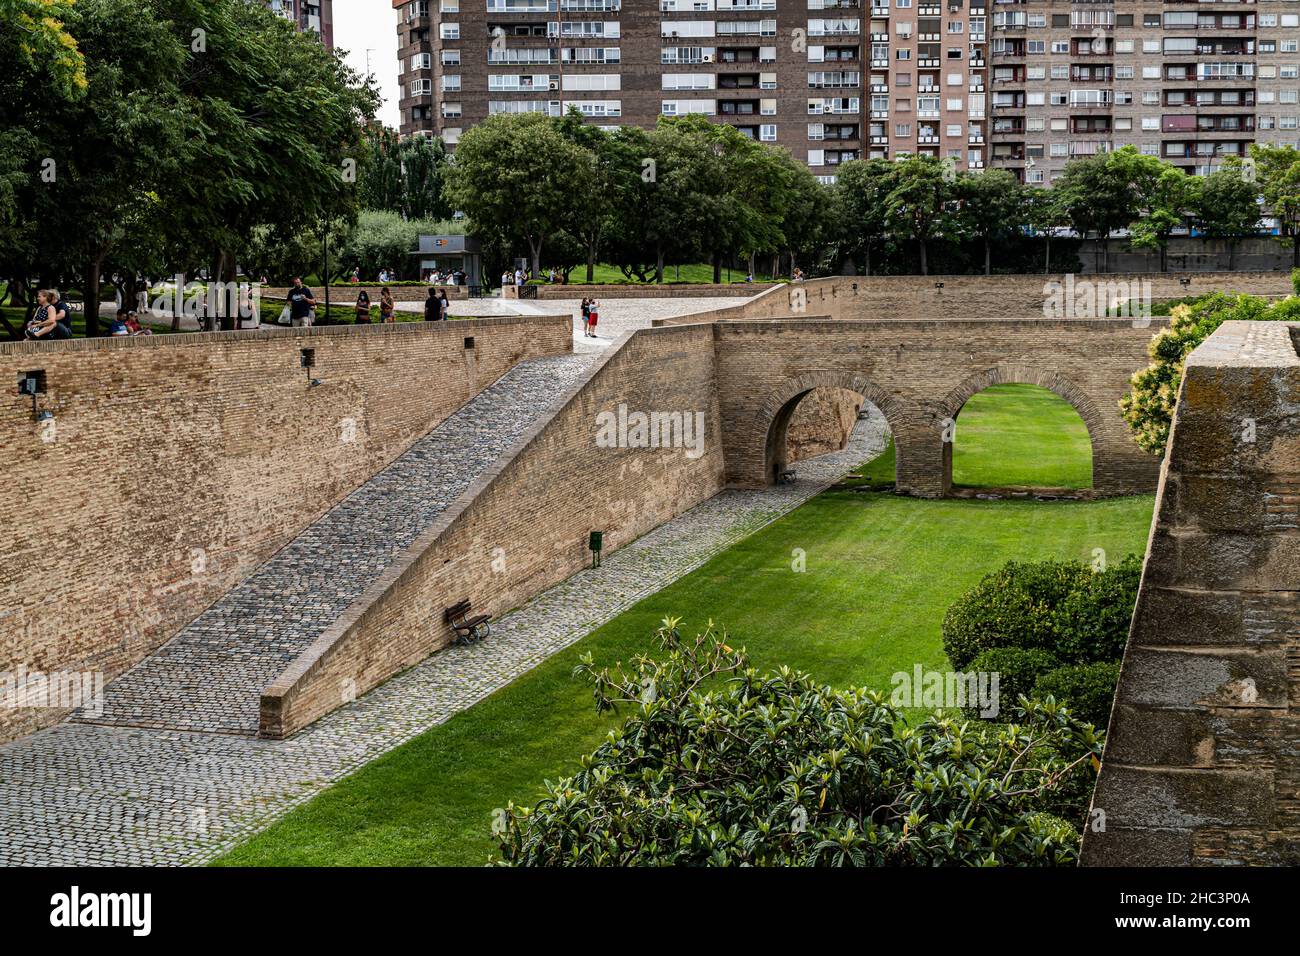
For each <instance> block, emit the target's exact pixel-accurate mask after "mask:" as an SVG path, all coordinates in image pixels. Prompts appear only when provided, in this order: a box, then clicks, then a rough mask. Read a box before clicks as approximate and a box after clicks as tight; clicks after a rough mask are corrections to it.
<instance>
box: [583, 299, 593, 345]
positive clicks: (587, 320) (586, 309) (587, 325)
mask: <svg viewBox="0 0 1300 956" xmlns="http://www.w3.org/2000/svg"><path fill="white" fill-rule="evenodd" d="M582 334H583V335H585V336H590V335H591V300H590V299H586V298H584V299H583V300H582Z"/></svg>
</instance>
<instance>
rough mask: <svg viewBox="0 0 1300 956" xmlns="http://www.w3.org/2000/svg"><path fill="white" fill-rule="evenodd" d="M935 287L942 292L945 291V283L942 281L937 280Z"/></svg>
mask: <svg viewBox="0 0 1300 956" xmlns="http://www.w3.org/2000/svg"><path fill="white" fill-rule="evenodd" d="M934 287H935V288H936V289H938V290H939V291H940V292H942V291H943V283H942V282H936V283H935V284H934Z"/></svg>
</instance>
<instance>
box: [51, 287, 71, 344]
mask: <svg viewBox="0 0 1300 956" xmlns="http://www.w3.org/2000/svg"><path fill="white" fill-rule="evenodd" d="M54 295H55V300H54V304H53V305H51V306H50V311H51V312H52V313H54V323H55V324H54V331H53V332H52V333H51V335H50V338H54V339H70V338H72V316H70V315H69V314H68V302H67V300H66V299H64V298H63V296H62V295H60V294H59V293H58V292H55V293H54Z"/></svg>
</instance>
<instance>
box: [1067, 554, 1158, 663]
mask: <svg viewBox="0 0 1300 956" xmlns="http://www.w3.org/2000/svg"><path fill="white" fill-rule="evenodd" d="M1141 580H1142V559H1141V558H1139V557H1138V556H1137V555H1135V554H1130V555H1129V556H1128V557H1126V558H1125V559H1124V560H1123V561H1121V562H1119V563H1118V564H1112V565H1111V566H1110V567H1108V568H1107V569H1106V570H1105V571H1101V572H1099V573H1097V574H1090V575H1088V577H1087V579H1086V580H1085V581H1084V583H1083V587H1081V588H1079V589H1078V590H1076V591H1073V592H1071V593H1070V594H1068V595H1066V598H1065V600H1064V601H1062V602H1061V603H1060V604H1059V605H1057V607H1056V608H1055V609H1054V611H1053V613H1052V631H1053V635H1052V639H1053V640H1052V653H1054V654H1055V655H1056V656H1057V657H1059V658H1060V659H1061V660H1062V661H1068V662H1071V663H1091V662H1094V661H1117V660H1119V659H1120V658H1121V657H1123V656H1124V645H1125V644H1127V643H1128V631H1129V624H1130V623H1131V622H1132V620H1133V605H1134V604H1135V603H1136V602H1137V592H1138V583H1139V582H1140V581H1141Z"/></svg>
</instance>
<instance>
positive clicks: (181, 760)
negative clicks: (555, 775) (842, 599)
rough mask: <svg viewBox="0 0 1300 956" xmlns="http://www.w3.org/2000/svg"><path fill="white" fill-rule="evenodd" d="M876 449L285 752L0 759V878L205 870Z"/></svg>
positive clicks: (216, 748) (748, 497) (781, 491)
mask: <svg viewBox="0 0 1300 956" xmlns="http://www.w3.org/2000/svg"><path fill="white" fill-rule="evenodd" d="M885 434H886V429H885V424H884V421H883V419H882V418H880V417H879V416H878V415H876V416H874V417H872V418H869V419H864V420H861V421H859V423H858V426H857V428H856V429H855V430H854V434H853V437H852V439H851V440H850V443H849V446H848V447H847V448H846V449H845V450H844V451H841V452H835V453H832V454H830V455H824V456H822V457H820V458H816V459H812V460H809V461H805V462H800V463H799V465H798V468H797V471H798V478H797V480H796V481H794V482H792V483H789V484H784V485H777V486H774V487H770V488H766V489H760V490H753V491H725V492H722V493H721V494H718V495H715V496H714V497H713V498H710V499H709V500H708V501H705V502H703V503H702V504H700V505H698V506H696V507H695V508H693V509H691V510H690V511H688V512H686V513H685V514H683V515H681V516H680V517H678V518H675V519H673V520H672V521H669V522H667V523H665V524H664V525H662V526H660V527H659V528H658V529H656V530H655V531H653V532H651V533H649V534H647V535H645V536H643V537H642V538H640V539H638V540H637V541H635V542H633V543H632V544H630V545H628V546H627V547H625V548H623V549H621V550H619V551H617V552H615V553H613V554H611V555H609V556H608V557H607V558H606V560H605V562H604V564H603V566H602V567H601V568H599V569H588V570H584V571H582V572H580V573H579V574H577V575H574V576H573V577H571V578H569V579H568V580H566V581H564V582H563V583H561V584H558V585H556V586H555V587H552V588H550V589H548V590H547V591H545V592H543V593H542V594H540V595H538V596H537V597H536V598H534V599H533V600H532V601H530V602H528V603H527V604H525V605H524V606H523V607H521V608H519V609H518V610H516V611H514V612H512V613H511V614H508V615H506V616H504V617H502V618H501V619H500V620H499V621H497V622H495V623H494V625H493V633H492V637H491V638H490V639H489V640H487V641H484V642H482V643H480V644H475V645H471V646H468V647H453V648H448V649H446V650H443V651H440V652H438V653H436V654H434V655H432V656H431V657H429V658H428V659H426V660H425V661H423V662H422V663H421V664H419V665H417V666H416V667H414V668H412V669H411V670H409V671H407V672H405V673H404V674H402V675H400V676H398V677H396V678H394V679H393V680H390V681H388V682H387V683H385V684H383V685H381V686H380V687H378V688H376V689H375V690H373V691H371V692H370V693H368V694H366V695H364V696H362V697H360V698H358V699H357V700H356V701H354V702H353V703H351V704H348V705H346V706H344V707H342V708H340V709H339V710H336V711H334V712H333V713H331V714H329V715H327V716H326V717H324V718H322V719H321V720H319V721H317V722H316V723H315V724H313V725H311V726H310V727H308V728H307V729H306V730H304V731H302V732H301V733H299V734H297V735H296V736H294V737H292V738H290V739H288V740H283V741H273V740H259V739H257V738H254V737H250V736H247V735H245V734H242V733H212V732H195V731H192V730H176V729H170V728H166V727H163V726H157V727H138V726H127V725H125V724H126V723H128V722H123V723H122V724H118V725H115V726H104V725H100V724H88V723H82V722H75V721H73V722H67V723H63V724H60V725H58V726H55V727H51V728H48V729H46V730H43V731H40V732H38V733H35V734H32V735H31V736H29V737H25V738H23V739H21V740H18V741H14V742H13V743H10V744H6V745H4V746H0V865H5V866H19V865H57V864H91V865H99V864H102V865H110V864H119V865H121V864H125V865H154V864H181V863H201V862H204V861H206V860H209V859H211V858H213V857H214V856H217V855H219V854H220V853H222V852H224V851H226V850H228V849H230V848H231V847H232V846H234V845H236V844H238V843H240V842H242V841H243V840H244V839H246V838H247V837H248V836H249V835H250V834H251V833H253V832H255V831H256V830H259V829H261V828H263V827H265V826H266V825H267V824H269V823H271V822H272V821H274V820H275V819H276V818H278V817H280V816H281V815H283V814H284V813H285V812H287V811H288V810H289V809H290V808H292V807H293V806H295V805H297V804H299V803H302V802H304V801H305V800H308V799H310V798H311V797H312V796H313V795H314V794H316V793H318V792H319V791H320V790H321V789H323V788H324V787H327V786H328V785H329V784H331V783H333V782H334V781H336V780H338V779H340V778H341V777H343V776H345V775H347V774H348V773H350V772H352V771H353V770H355V769H356V768H357V767H359V766H360V765H362V764H364V763H366V762H368V761H370V760H373V759H375V758H376V757H379V756H381V755H382V754H384V753H386V752H387V751H389V750H391V749H392V748H394V747H396V746H398V745H399V744H401V743H403V742H405V741H407V740H409V739H410V738H411V737H413V736H415V735H417V734H419V733H422V732H423V731H425V730H427V729H429V728H430V727H433V726H435V725H437V724H440V723H442V722H444V721H445V720H447V719H448V718H449V717H451V716H453V715H454V714H456V713H458V712H460V711H462V710H464V709H466V708H467V707H470V706H472V705H473V704H474V703H476V702H477V701H479V700H482V699H483V698H484V697H486V696H487V695H489V694H491V693H493V692H494V691H496V690H499V689H500V688H502V687H504V686H505V685H506V684H508V683H510V682H511V681H512V680H514V679H515V678H517V677H519V676H520V675H521V674H523V673H525V672H527V671H528V670H529V669H530V668H532V667H534V666H536V665H537V664H538V663H539V662H540V661H542V660H545V659H546V658H547V657H549V656H550V655H552V654H554V653H556V652H557V651H559V650H562V649H563V648H565V647H568V646H570V645H572V644H573V643H575V642H576V641H579V640H581V639H582V638H583V637H585V636H586V635H587V634H589V633H590V632H591V631H592V630H593V629H594V628H596V627H598V626H599V625H601V624H602V623H604V622H605V621H608V620H610V619H611V618H613V617H614V616H616V615H617V614H619V613H620V612H621V611H623V610H625V609H627V608H628V607H630V606H631V605H633V604H635V603H636V602H637V601H639V600H641V599H642V598H644V597H646V596H648V595H650V594H653V593H654V592H656V591H658V590H660V589H662V588H663V587H665V586H666V585H668V584H670V583H672V582H673V581H675V580H677V579H678V578H680V577H681V576H682V575H684V574H686V573H688V572H689V571H691V570H692V569H694V568H696V567H699V566H700V565H701V564H703V563H704V562H705V561H707V560H708V559H709V558H711V557H712V556H713V555H715V554H717V553H718V552H719V551H720V550H722V549H723V548H725V547H727V546H728V545H730V544H732V543H734V542H735V541H738V540H740V539H741V538H743V537H745V536H747V535H749V534H752V533H753V532H754V531H756V530H757V529H759V528H761V527H762V526H763V525H765V524H767V523H769V522H771V521H772V520H774V519H776V518H777V517H779V516H781V515H782V514H785V513H787V512H788V511H790V510H792V509H794V508H796V507H798V506H799V505H800V504H802V503H803V502H804V501H806V500H808V499H809V498H810V497H812V496H813V495H815V494H817V493H819V492H820V491H822V490H823V489H824V488H826V487H827V486H828V485H829V484H831V483H833V482H834V481H836V480H837V479H838V478H839V477H840V476H841V475H843V474H844V473H845V472H846V471H847V470H848V469H849V468H851V467H853V466H855V465H857V464H858V463H860V462H862V461H864V460H867V459H869V458H872V457H874V456H875V455H876V454H878V453H879V452H880V451H881V450H882V449H883V448H884V444H885ZM198 699H202V698H198ZM126 712H127V711H126V710H125V709H123V708H122V707H120V708H119V710H118V713H126ZM196 712H206V711H205V709H204V708H203V707H199V708H198V710H197V711H196ZM216 713H218V714H220V715H221V716H222V718H223V719H226V718H228V717H229V716H230V715H229V713H228V712H227V711H226V710H225V709H218V710H217V711H216ZM241 719H242V718H241ZM236 726H239V727H242V726H244V725H243V724H242V723H239V722H238V721H237V722H236Z"/></svg>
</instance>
